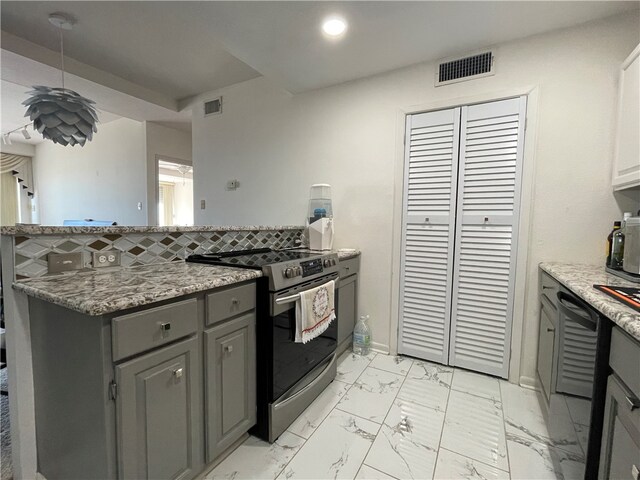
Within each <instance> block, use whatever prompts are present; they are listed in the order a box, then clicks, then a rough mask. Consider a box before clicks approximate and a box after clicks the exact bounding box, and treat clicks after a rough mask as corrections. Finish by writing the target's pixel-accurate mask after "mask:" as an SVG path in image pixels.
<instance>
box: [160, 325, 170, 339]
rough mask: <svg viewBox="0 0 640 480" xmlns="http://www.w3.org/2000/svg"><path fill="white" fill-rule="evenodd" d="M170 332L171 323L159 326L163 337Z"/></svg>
mask: <svg viewBox="0 0 640 480" xmlns="http://www.w3.org/2000/svg"><path fill="white" fill-rule="evenodd" d="M170 330H171V322H166V323H161V324H160V331H161V332H162V336H163V337H166V336H167V335H169V332H170Z"/></svg>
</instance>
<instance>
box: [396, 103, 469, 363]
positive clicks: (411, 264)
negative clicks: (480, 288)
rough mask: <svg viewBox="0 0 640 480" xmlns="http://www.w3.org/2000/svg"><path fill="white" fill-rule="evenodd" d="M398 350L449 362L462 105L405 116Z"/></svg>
mask: <svg viewBox="0 0 640 480" xmlns="http://www.w3.org/2000/svg"><path fill="white" fill-rule="evenodd" d="M406 131H407V134H406V147H405V151H406V154H405V189H404V210H403V212H404V217H403V235H402V264H401V275H400V278H401V285H400V288H401V294H400V331H399V341H398V350H399V352H400V353H404V354H407V355H412V356H415V357H419V358H424V359H427V360H433V361H436V362H441V363H447V358H448V354H449V352H448V345H449V327H450V318H451V282H452V273H453V268H452V266H453V239H454V226H455V225H454V224H455V221H454V219H455V199H456V181H457V166H458V147H459V132H460V109H459V108H454V109H450V110H442V111H437V112H429V113H422V114H418V115H411V116H409V117H407V130H406Z"/></svg>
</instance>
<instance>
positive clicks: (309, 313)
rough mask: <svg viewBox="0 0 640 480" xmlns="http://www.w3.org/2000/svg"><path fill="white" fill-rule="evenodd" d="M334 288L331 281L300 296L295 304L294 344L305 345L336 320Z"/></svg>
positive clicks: (333, 283)
mask: <svg viewBox="0 0 640 480" xmlns="http://www.w3.org/2000/svg"><path fill="white" fill-rule="evenodd" d="M335 287H336V283H335V282H334V281H333V280H331V281H330V282H327V283H325V284H324V285H320V286H319V287H316V288H312V289H309V290H306V291H304V292H302V293H301V294H300V299H299V300H298V301H297V302H296V338H295V341H296V343H307V342H309V341H311V340H313V339H314V338H316V337H318V336H320V335H321V334H322V333H323V332H324V331H325V330H326V329H327V328H328V327H329V324H330V323H331V322H332V321H333V320H334V319H335V318H336V313H335V303H334V295H335Z"/></svg>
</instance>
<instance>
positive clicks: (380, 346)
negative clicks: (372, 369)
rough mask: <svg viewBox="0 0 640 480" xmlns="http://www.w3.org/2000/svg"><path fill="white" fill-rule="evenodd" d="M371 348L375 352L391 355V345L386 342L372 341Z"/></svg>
mask: <svg viewBox="0 0 640 480" xmlns="http://www.w3.org/2000/svg"><path fill="white" fill-rule="evenodd" d="M371 349H372V350H373V351H375V352H379V353H384V354H385V355H389V345H385V344H384V343H377V342H371Z"/></svg>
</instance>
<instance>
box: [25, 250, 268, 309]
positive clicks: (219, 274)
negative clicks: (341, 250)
mask: <svg viewBox="0 0 640 480" xmlns="http://www.w3.org/2000/svg"><path fill="white" fill-rule="evenodd" d="M261 276H262V272H261V271H259V270H250V269H246V268H229V267H218V266H213V265H201V264H196V263H185V262H171V263H161V264H156V265H145V266H142V267H131V268H114V269H103V270H91V271H86V272H79V273H75V274H72V275H56V276H53V275H49V276H46V277H40V278H35V279H32V280H23V281H20V282H15V283H14V284H13V288H14V289H16V290H19V291H21V292H24V293H26V294H27V295H30V296H32V297H36V298H39V299H42V300H46V301H47V302H51V303H55V304H56V305H61V306H63V307H66V308H69V309H71V310H76V311H78V312H81V313H85V314H87V315H104V314H106V313H112V312H116V311H119V310H125V309H127V308H132V307H138V306H140V305H147V304H149V303H154V302H159V301H161V300H168V299H171V298H175V297H180V296H182V295H188V294H190V293H195V292H201V291H203V290H210V289H212V288H217V287H222V286H224V285H230V284H233V283H238V282H243V281H246V280H251V279H253V278H258V277H261Z"/></svg>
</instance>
